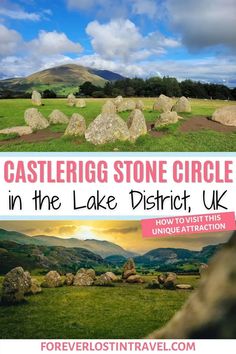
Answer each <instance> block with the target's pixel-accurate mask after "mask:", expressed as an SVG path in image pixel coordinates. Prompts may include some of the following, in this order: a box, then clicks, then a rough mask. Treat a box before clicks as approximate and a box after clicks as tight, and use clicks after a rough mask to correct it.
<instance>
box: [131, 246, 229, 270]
mask: <svg viewBox="0 0 236 354" xmlns="http://www.w3.org/2000/svg"><path fill="white" fill-rule="evenodd" d="M222 246H223V244H218V245H209V246H206V247H203V248H202V250H200V251H191V250H188V249H183V248H157V249H154V250H151V251H149V252H147V253H145V254H144V255H142V256H137V257H135V258H134V261H135V263H136V264H137V265H138V266H139V267H144V268H155V269H156V270H160V271H179V272H187V273H188V272H191V271H193V272H194V271H197V270H198V268H199V265H200V264H201V263H208V261H209V259H210V258H211V257H212V256H213V255H214V254H215V252H216V251H218V250H219V249H220V248H221V247H222Z"/></svg>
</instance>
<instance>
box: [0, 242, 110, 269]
mask: <svg viewBox="0 0 236 354" xmlns="http://www.w3.org/2000/svg"><path fill="white" fill-rule="evenodd" d="M18 266H22V267H23V268H24V269H26V270H30V271H31V270H34V271H36V270H37V271H38V272H43V271H48V270H58V271H60V272H63V273H64V272H76V271H77V270H78V269H79V268H81V267H86V268H89V267H93V268H94V267H95V268H96V267H97V266H107V262H105V261H104V260H103V259H102V257H100V256H99V255H97V254H95V253H93V252H90V251H88V250H85V249H84V248H66V247H56V246H54V247H49V246H38V245H34V244H27V245H26V244H24V245H23V244H19V243H16V242H12V241H0V274H6V273H7V272H8V271H9V270H11V269H12V268H14V267H18Z"/></svg>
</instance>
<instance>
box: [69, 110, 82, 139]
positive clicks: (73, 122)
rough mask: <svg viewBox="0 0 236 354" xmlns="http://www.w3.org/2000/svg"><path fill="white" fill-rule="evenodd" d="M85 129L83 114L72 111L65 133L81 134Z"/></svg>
mask: <svg viewBox="0 0 236 354" xmlns="http://www.w3.org/2000/svg"><path fill="white" fill-rule="evenodd" d="M85 131H86V122H85V119H84V117H83V116H81V115H80V114H78V113H74V114H72V116H71V119H70V121H69V124H68V126H67V128H66V131H65V135H70V136H82V135H84V134H85Z"/></svg>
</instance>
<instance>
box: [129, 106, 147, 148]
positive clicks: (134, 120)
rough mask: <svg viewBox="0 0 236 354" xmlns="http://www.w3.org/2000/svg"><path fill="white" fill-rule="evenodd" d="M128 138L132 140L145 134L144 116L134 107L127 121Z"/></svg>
mask: <svg viewBox="0 0 236 354" xmlns="http://www.w3.org/2000/svg"><path fill="white" fill-rule="evenodd" d="M127 125H128V128H129V133H130V140H131V141H132V142H134V141H135V140H136V139H137V138H138V137H139V136H141V135H145V134H147V126H146V121H145V117H144V115H143V113H142V111H140V110H139V109H135V110H134V111H133V112H132V113H131V114H130V116H129V118H128V122H127Z"/></svg>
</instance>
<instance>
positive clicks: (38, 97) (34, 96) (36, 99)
mask: <svg viewBox="0 0 236 354" xmlns="http://www.w3.org/2000/svg"><path fill="white" fill-rule="evenodd" d="M31 100H32V103H33V104H34V105H35V106H41V105H42V102H41V94H40V93H39V92H38V91H33V92H32V96H31Z"/></svg>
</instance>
